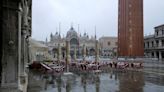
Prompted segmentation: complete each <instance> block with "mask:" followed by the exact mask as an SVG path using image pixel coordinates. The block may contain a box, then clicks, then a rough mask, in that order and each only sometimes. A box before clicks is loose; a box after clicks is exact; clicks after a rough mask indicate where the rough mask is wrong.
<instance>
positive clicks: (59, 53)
mask: <svg viewBox="0 0 164 92" xmlns="http://www.w3.org/2000/svg"><path fill="white" fill-rule="evenodd" d="M57 60H58V61H60V60H61V46H60V43H59V44H58V55H57Z"/></svg>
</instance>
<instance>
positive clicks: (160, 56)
mask: <svg viewBox="0 0 164 92" xmlns="http://www.w3.org/2000/svg"><path fill="white" fill-rule="evenodd" d="M159 60H162V53H161V51H159Z"/></svg>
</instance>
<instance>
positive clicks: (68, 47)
mask: <svg viewBox="0 0 164 92" xmlns="http://www.w3.org/2000/svg"><path fill="white" fill-rule="evenodd" d="M70 61H71V56H70V43H69V41H66V64H67V65H68V64H69V62H70Z"/></svg>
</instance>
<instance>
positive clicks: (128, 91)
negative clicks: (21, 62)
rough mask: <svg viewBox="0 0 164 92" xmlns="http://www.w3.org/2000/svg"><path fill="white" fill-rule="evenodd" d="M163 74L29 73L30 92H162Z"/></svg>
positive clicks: (136, 72)
mask: <svg viewBox="0 0 164 92" xmlns="http://www.w3.org/2000/svg"><path fill="white" fill-rule="evenodd" d="M163 90H164V75H162V74H160V73H150V72H147V70H146V71H145V70H143V71H134V70H133V71H132V70H128V71H127V70H126V71H120V70H108V71H104V72H102V73H80V72H74V75H72V76H64V75H61V76H60V75H59V76H52V75H44V74H40V73H37V72H34V71H30V72H29V86H28V92H163Z"/></svg>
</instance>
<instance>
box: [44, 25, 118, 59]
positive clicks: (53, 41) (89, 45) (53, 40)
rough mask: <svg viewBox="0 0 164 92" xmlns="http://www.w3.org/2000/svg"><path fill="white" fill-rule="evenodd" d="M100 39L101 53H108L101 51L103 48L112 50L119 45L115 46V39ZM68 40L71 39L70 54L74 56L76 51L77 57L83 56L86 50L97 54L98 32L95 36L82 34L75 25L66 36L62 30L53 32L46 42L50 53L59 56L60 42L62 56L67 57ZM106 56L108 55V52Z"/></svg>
mask: <svg viewBox="0 0 164 92" xmlns="http://www.w3.org/2000/svg"><path fill="white" fill-rule="evenodd" d="M114 39H116V38H114ZM100 40H101V44H102V46H101V47H100V46H98V47H100V48H99V49H98V51H99V52H100V55H106V54H104V53H106V52H102V51H101V49H103V50H104V51H105V50H106V49H105V47H106V48H107V50H108V49H110V51H113V50H114V51H116V50H115V49H116V47H117V46H113V42H115V40H113V39H108V42H106V39H104V38H101V39H100ZM110 40H111V41H110ZM66 41H69V43H70V55H71V57H72V58H73V57H74V54H75V53H76V56H77V57H82V56H83V53H84V52H85V54H86V56H95V54H96V34H95V36H94V37H93V36H91V37H89V36H88V34H87V33H86V32H85V33H84V34H83V35H81V34H79V33H77V32H76V30H75V29H74V28H73V27H71V28H70V29H69V31H68V32H67V34H66V37H61V35H60V32H56V33H55V34H52V33H51V35H50V41H49V42H46V44H47V46H48V47H49V48H50V53H51V54H52V55H53V56H54V57H55V58H56V57H57V54H58V46H59V44H60V47H61V57H62V58H64V57H65V55H66V53H65V51H66V48H65V46H66ZM109 42H110V43H111V44H110V45H108V46H105V47H104V44H105V43H109ZM115 43H116V42H115ZM115 43H114V45H117V44H115ZM98 44H99V45H100V43H98ZM84 45H85V49H86V50H85V51H83V47H84ZM103 47H104V48H103ZM108 47H109V48H108ZM75 50H76V51H75ZM110 55H111V54H110ZM106 56H108V54H107V55H106Z"/></svg>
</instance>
